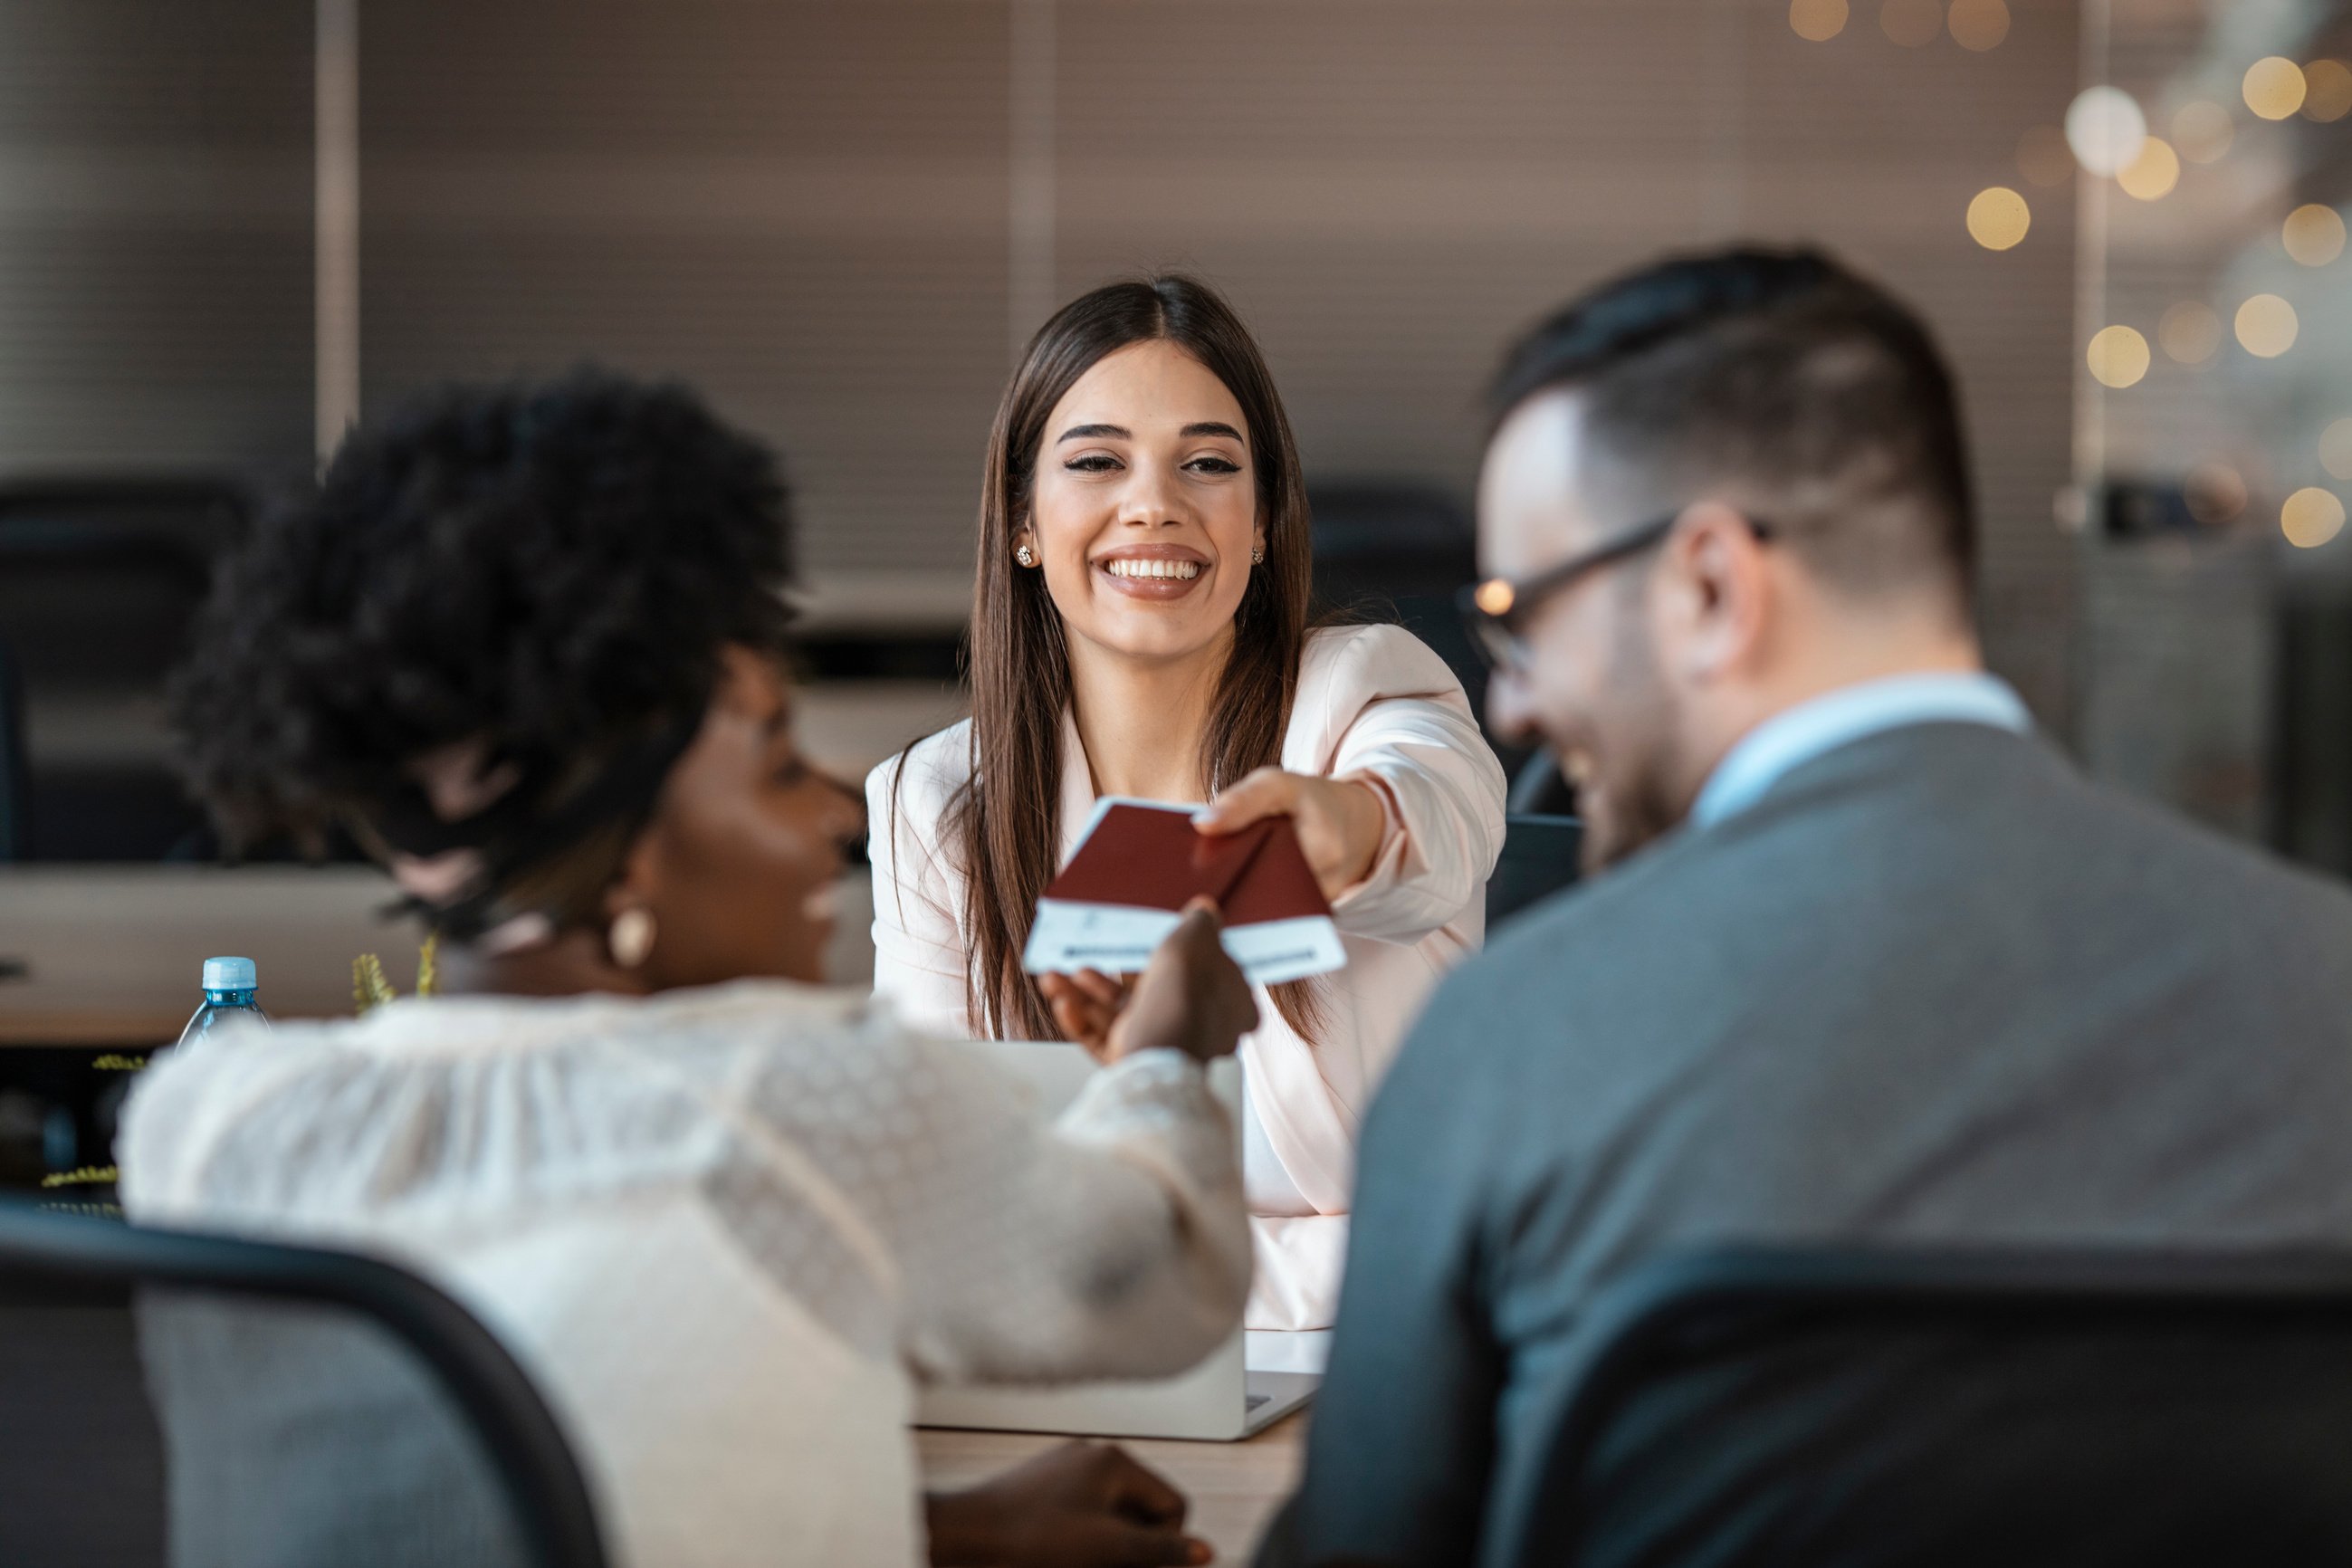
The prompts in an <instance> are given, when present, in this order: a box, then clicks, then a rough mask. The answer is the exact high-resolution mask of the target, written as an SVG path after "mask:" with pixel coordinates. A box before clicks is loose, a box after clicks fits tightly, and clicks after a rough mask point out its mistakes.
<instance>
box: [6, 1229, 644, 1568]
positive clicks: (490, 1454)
mask: <svg viewBox="0 0 2352 1568" xmlns="http://www.w3.org/2000/svg"><path fill="white" fill-rule="evenodd" d="M165 1561H169V1562H170V1563H173V1565H174V1568H302V1565H309V1564H317V1563H337V1564H360V1565H362V1568H427V1565H432V1568H441V1565H452V1568H603V1564H604V1552H603V1547H602V1544H601V1537H600V1535H599V1533H598V1531H597V1527H596V1521H595V1516H594V1510H593V1504H592V1501H591V1500H590V1496H589V1492H588V1489H587V1485H586V1482H585V1480H584V1479H583V1476H582V1474H581V1471H580V1469H579V1468H578V1466H577V1464H576V1463H575V1461H574V1460H573V1458H572V1453H571V1450H570V1448H569V1447H568V1446H567V1444H566V1442H565V1439H564V1437H563V1435H562V1430H561V1429H560V1428H559V1427H558V1426H557V1425H556V1423H555V1420H554V1417H553V1416H552V1415H551V1413H550V1412H549V1410H548V1408H547V1406H546V1405H545V1404H544V1403H543V1402H542V1401H541V1399H540V1397H539V1395H538V1394H537V1392H536V1391H535V1390H534V1389H533V1388H532V1386H531V1384H530V1381H529V1379H528V1378H527V1377H526V1376H525V1375H524V1374H523V1373H522V1372H521V1370H520V1368H519V1367H518V1366H517V1365H516V1364H515V1363H514V1362H513V1360H512V1359H511V1358H510V1357H509V1355H508V1354H507V1353H506V1352H505V1351H504V1350H503V1349H502V1348H501V1347H500V1346H499V1344H498V1342H496V1341H495V1340H494V1339H492V1338H491V1336H490V1335H489V1334H488V1331H485V1330H484V1329H483V1328H482V1327H481V1325H480V1324H479V1323H478V1322H477V1321H475V1320H474V1319H473V1318H472V1317H471V1316H470V1315H468V1314H467V1312H466V1311H465V1310H464V1309H463V1308H461V1307H459V1306H458V1305H457V1303H456V1302H455V1301H453V1300H450V1299H449V1298H448V1297H447V1296H446V1295H444V1294H443V1293H441V1292H440V1291H439V1290H437V1289H434V1288H433V1287H432V1286H430V1285H428V1284H426V1283H425V1281H423V1280H422V1279H417V1278H416V1277H415V1276H414V1275H411V1274H408V1273H406V1272H405V1271H404V1270H402V1269H399V1268H394V1267H393V1266H391V1265H390V1264H387V1263H383V1262H382V1261H379V1260H376V1259H373V1258H362V1257H359V1256H356V1255H352V1254H349V1253H341V1252H332V1251H326V1250H320V1249H314V1248H308V1247H284V1246H278V1245H275V1244H266V1243H259V1242H253V1241H246V1240H240V1239H234V1238H230V1237H217V1236H203V1235H193V1234H187V1233H181V1232H173V1231H163V1230H154V1229H147V1228H142V1227H138V1226H126V1225H123V1224H121V1222H119V1221H117V1220H112V1219H107V1218H102V1217H95V1216H84V1215H61V1214H55V1213H47V1212H43V1211H41V1210H39V1209H37V1208H36V1207H34V1206H32V1205H26V1204H22V1203H8V1204H0V1562H6V1563H77V1564H83V1565H87V1568H108V1565H113V1564H120V1565H122V1568H153V1565H155V1564H158V1563H163V1562H165Z"/></svg>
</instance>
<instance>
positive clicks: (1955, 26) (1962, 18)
mask: <svg viewBox="0 0 2352 1568" xmlns="http://www.w3.org/2000/svg"><path fill="white" fill-rule="evenodd" d="M1944 25H1945V26H1946V27H1947V28H1948V29H1949V31H1950V32H1951V35H1952V41H1953V42H1954V43H1956V44H1958V45H1959V46H1960V47H1962V48H1964V49H1972V50H1974V51H1975V52H1976V53H1978V54H1982V53H1984V52H1985V51H1986V50H1987V49H1997V48H1999V47H2000V41H2001V40H2002V39H2003V38H2006V37H2009V6H2008V5H2007V3H2006V0H1952V9H1951V12H1950V14H1949V15H1948V16H1946V17H1945V19H1944Z"/></svg>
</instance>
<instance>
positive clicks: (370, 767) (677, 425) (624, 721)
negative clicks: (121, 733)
mask: <svg viewBox="0 0 2352 1568" xmlns="http://www.w3.org/2000/svg"><path fill="white" fill-rule="evenodd" d="M791 568H792V559H791V550H790V520H789V516H788V511H787V505H786V494H785V489H784V485H783V481H782V476H781V474H780V471H779V468H778V464H777V460H776V458H775V457H774V455H773V454H772V453H771V452H770V451H769V450H768V449H767V448H766V447H763V446H761V444H760V443H759V442H757V441H755V440H752V439H751V438H749V437H745V436H742V435H740V434H738V433H736V432H735V431H732V430H730V429H729V428H728V427H727V426H724V425H722V424H721V423H720V422H719V420H718V419H717V418H716V417H715V416H713V415H712V414H711V413H710V411H709V409H708V408H707V407H705V406H704V405H703V404H702V402H701V400H700V399H699V398H698V397H697V396H696V395H694V394H693V393H692V392H691V391H689V390H688V389H687V388H685V387H683V386H679V385H675V384H646V383H643V382H639V381H635V380H631V379H629V378H626V377H624V376H621V375H616V374H611V373H608V372H604V371H600V370H595V369H582V370H578V371H574V372H573V373H572V374H569V375H566V376H564V377H562V378H561V379H558V380H554V381H551V382H544V383H538V384H510V385H502V386H452V387H447V388H444V389H442V390H439V391H437V392H435V393H432V394H430V395H425V396H421V397H419V398H417V399H415V401H413V402H410V403H408V404H406V405H403V406H402V407H400V408H399V409H398V410H396V411H395V412H394V413H392V414H390V415H388V416H386V417H384V418H383V420H381V421H380V422H377V423H374V424H373V425H371V426H366V427H364V428H362V429H360V430H357V431H355V432H354V433H353V434H352V435H351V436H350V437H348V438H347V439H346V440H345V441H344V442H343V444H342V446H341V448H340V449H339V450H338V451H337V452H336V454H335V457H334V459H333V461H332V462H331V464H330V465H329V466H328V468H327V471H326V474H325V477H324V478H323V479H321V481H320V484H319V486H318V488H317V489H316V490H315V491H314V492H312V493H310V494H308V495H305V496H303V497H301V498H299V499H298V500H290V501H289V502H286V503H283V504H281V505H279V506H278V508H276V509H274V510H272V511H271V512H270V513H269V514H268V516H266V517H265V519H264V520H263V521H262V522H261V523H260V524H259V526H258V527H257V529H256V530H255V531H254V533H253V535H252V537H251V538H250V539H248V540H247V542H246V543H245V544H244V545H243V546H242V547H241V548H240V549H239V550H238V551H236V552H235V553H234V554H233V555H232V556H231V557H230V559H229V560H228V561H227V562H226V563H225V565H224V568H223V570H222V572H221V574H220V575H219V577H218V579H217V581H216V583H215V588H214V592H213V595H212V598H211V600H210V601H209V603H208V604H207V605H206V606H205V610H204V612H203V613H202V615H201V616H199V618H198V621H197V627H196V635H195V644H194V652H193V653H192V655H191V656H190V658H189V659H188V660H187V662H186V664H185V665H184V667H183V668H182V669H181V670H180V671H179V672H178V674H177V675H176V676H175V678H174V679H173V683H172V688H171V692H170V704H171V709H172V718H173V725H174V728H175V729H176V730H177V731H178V734H179V760H180V763H181V766H182V769H183V772H184V775H185V777H186V779H187V780H188V782H189V784H190V785H191V787H192V788H193V789H194V791H195V792H196V794H197V795H199V797H200V798H202V799H203V800H204V801H205V804H206V805H208V806H210V808H211V809H212V811H213V813H214V815H215V819H216V820H217V821H218V822H219V824H220V826H221V828H222V832H223V836H224V837H225V838H226V840H227V841H228V842H229V843H230V844H231V845H232V846H239V845H249V844H251V843H253V842H256V841H257V840H258V839H260V838H263V837H270V836H274V835H277V834H280V833H291V834H293V835H295V836H297V837H299V838H303V839H308V840H311V841H315V840H316V838H317V837H318V836H319V834H320V832H321V831H322V830H323V829H325V828H326V827H328V826H331V825H332V824H334V823H337V822H339V821H340V822H345V823H353V824H356V825H358V826H361V827H362V831H364V829H365V826H366V825H367V824H368V823H370V822H371V821H372V820H373V819H374V818H375V817H376V816H378V814H379V813H381V812H382V811H383V809H384V808H385V806H386V805H387V803H389V802H392V801H394V800H395V799H396V798H398V797H400V795H402V792H404V790H412V789H413V788H414V784H413V782H412V781H411V779H410V778H409V776H408V773H407V772H406V769H407V767H408V765H409V764H411V763H414V762H415V759H416V758H418V757H419V756H420V755H423V754H425V753H426V752H432V751H434V750H436V749H437V748H441V747H445V746H449V745H453V744H463V743H467V742H480V743H486V744H487V745H488V747H489V748H490V752H489V755H490V757H491V758H492V759H493V760H494V761H495V762H497V763H501V764H503V763H511V764H512V765H513V766H514V767H515V768H516V769H517V770H518V772H519V773H520V777H521V778H522V779H523V780H524V781H526V784H525V787H526V788H527V789H531V790H538V791H544V790H547V789H551V788H555V787H558V786H557V784H556V783H555V781H557V780H559V779H560V778H561V777H562V776H563V775H565V774H566V773H576V772H577V770H578V769H579V767H580V766H581V765H582V763H583V761H587V760H593V759H594V758H597V757H599V756H602V755H608V754H610V753H611V752H614V750H616V749H618V748H622V747H625V746H627V745H629V744H631V743H633V742H636V741H638V740H640V739H642V737H643V736H645V735H646V733H647V732H648V731H655V730H658V729H660V728H662V727H665V726H675V725H676V724H677V723H679V722H680V721H692V720H693V719H694V718H696V717H697V716H698V715H699V714H700V713H701V712H702V711H703V710H705V709H706V708H707V707H708V706H709V700H710V695H711V692H712V689H713V688H714V685H715V683H716V681H717V679H718V675H719V660H720V651H721V649H722V648H723V647H726V646H728V645H730V644H734V645H742V646H746V647H753V648H758V649H761V650H764V651H772V652H774V653H776V654H778V655H779V656H781V655H782V652H783V650H784V647H785V638H786V634H787V629H788V625H789V619H790V613H789V611H788V610H787V608H786V606H785V604H784V601H783V600H782V597H781V590H782V589H783V588H784V587H785V586H786V585H787V584H788V583H789V581H790V578H791Z"/></svg>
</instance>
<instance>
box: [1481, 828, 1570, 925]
mask: <svg viewBox="0 0 2352 1568" xmlns="http://www.w3.org/2000/svg"><path fill="white" fill-rule="evenodd" d="M1583 842H1584V825H1583V824H1582V823H1580V822H1579V821H1578V820H1577V819H1576V818H1574V817H1572V816H1507V817H1505V818H1504V819H1503V852H1502V854H1501V855H1499V856H1497V857H1496V860H1495V869H1494V870H1493V872H1492V873H1490V874H1489V875H1488V876H1487V878H1486V929H1487V930H1488V931H1493V930H1494V929H1495V928H1496V926H1498V925H1500V924H1502V923H1503V922H1504V921H1507V920H1508V919H1510V918H1511V917H1512V916H1513V915H1516V914H1517V913H1518V912H1519V911H1520V910H1524V909H1526V908H1527V907H1528V905H1530V904H1534V903H1538V902H1540V901H1541V900H1544V899H1548V898H1549V897H1550V896H1551V895H1552V894H1554V893H1557V892H1559V890H1560V889H1563V888H1566V887H1569V886H1570V885H1571V884H1572V883H1574V882H1575V880H1576V878H1577V869H1578V859H1577V856H1578V852H1579V848H1580V846H1581V845H1582V843H1583Z"/></svg>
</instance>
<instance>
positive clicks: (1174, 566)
mask: <svg viewBox="0 0 2352 1568" xmlns="http://www.w3.org/2000/svg"><path fill="white" fill-rule="evenodd" d="M1103 570H1104V571H1106V572H1108V573H1109V574H1111V575H1112V576H1114V577H1167V578H1172V579H1174V580H1175V581H1177V582H1180V583H1186V582H1190V581H1192V579H1193V578H1195V577H1198V576H1199V575H1200V574H1201V563H1199V562H1197V561H1154V560H1148V559H1144V558H1142V557H1139V556H1133V555H1122V556H1119V557H1118V558H1117V559H1115V560H1111V561H1106V562H1105V563H1103Z"/></svg>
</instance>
